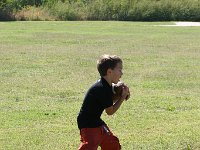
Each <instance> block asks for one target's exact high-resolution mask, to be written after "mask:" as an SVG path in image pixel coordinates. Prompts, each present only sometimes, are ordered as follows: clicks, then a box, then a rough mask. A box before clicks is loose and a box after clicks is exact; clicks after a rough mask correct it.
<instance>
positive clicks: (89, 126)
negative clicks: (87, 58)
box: [77, 55, 129, 150]
mask: <svg viewBox="0 0 200 150" xmlns="http://www.w3.org/2000/svg"><path fill="white" fill-rule="evenodd" d="M97 69H98V72H99V74H100V76H101V78H100V79H99V80H98V81H97V82H96V83H95V84H94V85H92V86H91V87H90V89H89V90H88V92H87V93H86V95H85V98H84V101H83V104H82V107H81V109H80V112H79V114H78V117H77V123H78V128H79V129H80V136H81V145H80V147H79V150H97V148H98V146H100V147H101V149H102V150H120V149H121V146H120V143H119V140H118V138H117V137H116V136H114V135H113V134H112V132H111V131H110V129H109V128H108V126H107V125H106V123H105V122H104V121H103V120H101V118H100V117H101V114H102V113H103V111H104V110H105V112H106V113H107V114H108V115H113V114H114V113H115V112H116V111H117V110H118V109H119V107H120V106H121V104H122V102H123V101H124V100H125V99H127V96H128V95H129V89H128V87H127V86H126V85H124V88H123V91H122V95H121V98H120V99H119V100H117V101H116V102H115V103H114V104H113V100H112V95H113V92H112V83H115V84H116V83H118V81H119V79H120V78H121V76H122V75H123V73H122V60H121V59H120V58H119V57H117V56H115V55H114V56H110V55H103V56H102V57H101V58H100V59H99V60H98V61H97Z"/></svg>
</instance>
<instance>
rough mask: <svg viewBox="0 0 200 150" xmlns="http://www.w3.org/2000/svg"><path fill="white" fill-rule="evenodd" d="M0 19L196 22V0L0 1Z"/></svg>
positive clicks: (199, 2) (199, 3) (199, 13)
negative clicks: (34, 13) (32, 13)
mask: <svg viewBox="0 0 200 150" xmlns="http://www.w3.org/2000/svg"><path fill="white" fill-rule="evenodd" d="M30 6H31V7H32V10H33V9H35V11H36V12H37V11H39V12H40V11H42V12H44V13H40V16H38V17H36V18H35V17H33V19H32V17H31V11H30ZM21 11H22V12H23V14H24V15H23V16H22V15H19V14H22V13H21ZM0 19H1V20H10V19H15V20H120V21H170V20H176V21H200V0H190V1H188V0H173V1H172V0H117V1H116V0H2V1H1V2H0Z"/></svg>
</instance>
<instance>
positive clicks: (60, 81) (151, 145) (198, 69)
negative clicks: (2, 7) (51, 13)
mask: <svg viewBox="0 0 200 150" xmlns="http://www.w3.org/2000/svg"><path fill="white" fill-rule="evenodd" d="M156 24H173V23H172V22H156V23H142V22H0V149H1V150H55V149H57V150H75V149H77V148H78V146H79V144H80V143H79V130H78V128H77V125H76V116H77V113H78V111H79V109H80V106H81V104H82V100H83V97H84V93H85V92H86V91H87V89H88V88H89V87H90V85H91V84H93V83H94V82H95V81H96V80H97V79H98V78H99V75H98V73H97V70H96V59H97V58H98V57H99V56H100V55H102V54H104V53H107V54H116V55H119V56H121V57H122V58H123V60H124V76H123V78H122V80H123V81H124V82H126V83H127V84H128V85H129V87H130V90H131V95H132V97H131V99H130V100H129V101H127V102H124V103H123V105H122V106H121V108H120V109H119V110H118V112H117V113H116V114H115V115H114V116H106V115H105V114H103V116H102V118H103V120H105V121H106V122H107V124H108V125H109V127H110V128H111V129H112V131H113V132H114V134H116V135H117V136H118V137H119V139H120V141H121V145H122V147H123V150H198V149H200V132H199V131H200V126H199V124H200V119H199V118H200V43H199V39H200V27H166V26H165V27H164V26H153V25H156Z"/></svg>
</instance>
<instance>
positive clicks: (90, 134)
mask: <svg viewBox="0 0 200 150" xmlns="http://www.w3.org/2000/svg"><path fill="white" fill-rule="evenodd" d="M80 136H81V145H80V147H79V149H78V150H97V148H98V146H100V147H101V149H102V150H120V149H121V145H120V143H119V139H118V138H117V137H116V136H114V135H113V133H112V132H111V131H110V130H109V128H108V127H107V126H106V125H103V126H101V127H98V128H83V129H81V131H80Z"/></svg>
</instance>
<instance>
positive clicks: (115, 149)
mask: <svg viewBox="0 0 200 150" xmlns="http://www.w3.org/2000/svg"><path fill="white" fill-rule="evenodd" d="M101 148H102V150H120V149H121V145H120V143H119V139H118V138H117V137H116V136H112V138H110V139H108V140H106V141H105V142H104V143H103V144H102V146H101Z"/></svg>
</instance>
